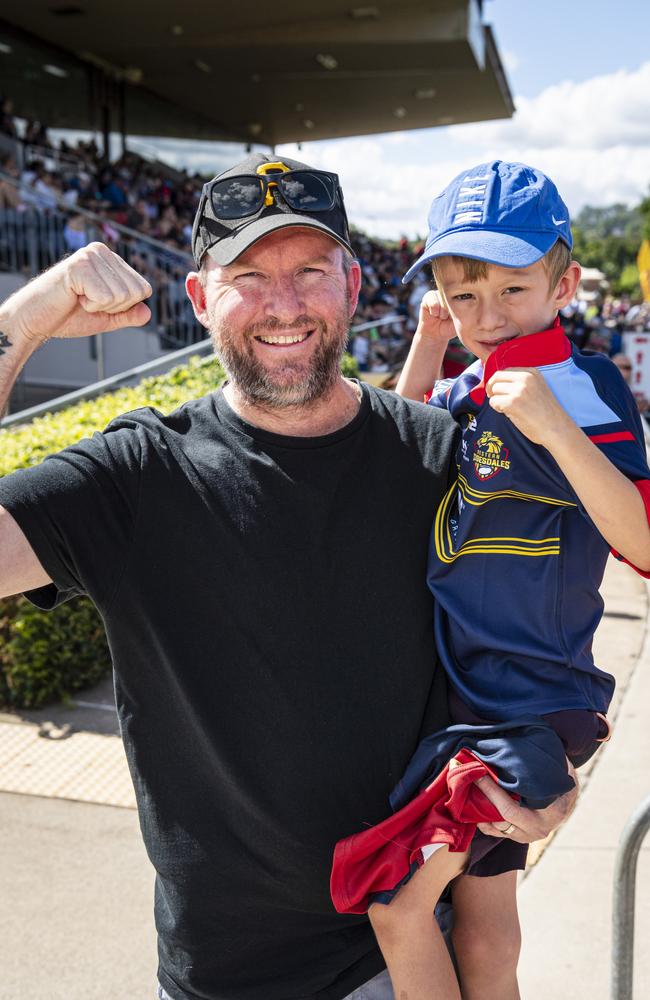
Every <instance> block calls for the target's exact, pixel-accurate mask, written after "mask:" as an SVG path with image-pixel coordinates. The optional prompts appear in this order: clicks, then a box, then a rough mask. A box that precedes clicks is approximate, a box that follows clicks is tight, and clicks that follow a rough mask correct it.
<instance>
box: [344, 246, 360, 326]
mask: <svg viewBox="0 0 650 1000" xmlns="http://www.w3.org/2000/svg"><path fill="white" fill-rule="evenodd" d="M347 285H348V297H349V299H350V319H352V317H353V316H354V314H355V312H356V311H357V303H358V301H359V291H360V289H361V267H360V265H359V262H358V261H356V260H352V261H350V268H349V270H348V273H347Z"/></svg>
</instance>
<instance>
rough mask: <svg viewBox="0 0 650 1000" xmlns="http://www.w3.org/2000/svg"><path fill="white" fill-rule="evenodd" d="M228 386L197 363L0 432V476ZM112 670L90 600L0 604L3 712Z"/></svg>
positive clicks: (350, 363)
mask: <svg viewBox="0 0 650 1000" xmlns="http://www.w3.org/2000/svg"><path fill="white" fill-rule="evenodd" d="M341 368H342V371H343V373H344V374H345V375H347V376H349V377H356V376H357V375H358V369H357V366H356V363H355V361H354V360H353V359H352V358H351V357H350V356H349V355H345V357H344V359H343V362H342V365H341ZM223 379H224V373H223V369H222V368H221V366H220V365H219V362H218V361H217V360H216V359H215V358H211V359H209V360H207V361H206V360H201V359H199V358H192V359H191V360H190V361H189V363H188V364H187V365H184V366H182V367H179V368H174V369H173V370H172V371H171V372H168V373H167V374H166V375H160V376H156V377H155V378H148V379H145V380H144V381H143V382H141V383H140V384H139V385H137V386H134V387H133V388H126V389H118V390H117V391H116V392H111V393H106V394H105V395H103V396H99V397H98V398H97V399H92V400H87V401H84V402H81V403H76V404H75V405H74V406H70V407H68V408H67V409H65V410H61V411H60V412H59V413H50V414H47V415H45V416H44V417H39V418H38V419H37V420H34V421H32V423H30V424H28V425H26V426H24V427H16V428H7V429H6V430H0V476H4V475H7V473H9V472H13V471H14V470H16V469H23V468H27V467H28V466H31V465H38V463H39V462H42V460H43V459H44V458H45V457H46V456H47V455H51V454H52V453H54V452H57V451H60V450H61V449H62V448H65V447H67V446H68V445H71V444H75V443H76V442H77V441H80V440H81V439H82V438H85V437H89V436H90V435H91V434H93V432H94V431H97V430H102V429H103V428H104V427H105V426H106V424H108V423H109V422H110V421H111V420H113V418H114V417H117V416H119V414H120V413H126V412H128V411H129V410H135V409H137V408H138V407H140V406H153V407H155V408H156V409H158V410H161V411H162V412H163V413H171V411H172V410H175V409H176V407H178V406H180V405H181V404H182V403H185V402H187V401H188V400H189V399H196V398H197V397H198V396H203V395H205V394H206V393H208V392H212V391H213V390H214V389H216V388H217V387H218V386H219V385H221V383H222V382H223ZM109 671H110V656H109V652H108V647H107V644H106V637H105V635H104V629H103V626H102V623H101V619H100V617H99V615H98V614H97V611H96V610H95V608H94V606H93V605H92V603H91V602H90V601H89V600H88V599H87V598H78V599H77V600H74V601H70V602H68V603H67V604H64V605H62V606H61V607H60V608H57V610H56V611H54V612H48V613H46V612H43V611H39V610H38V609H37V608H35V607H33V605H31V604H30V603H29V602H28V601H26V600H25V598H24V597H11V598H6V599H5V600H0V705H3V706H6V707H14V708H37V707H39V706H41V705H44V704H46V703H47V702H50V701H56V700H61V699H65V698H67V697H69V696H70V695H71V694H72V693H73V692H74V691H78V690H79V689H81V688H83V687H87V686H88V685H89V684H94V683H96V682H97V681H98V680H100V679H101V678H102V677H103V676H105V675H106V674H107V673H108V672H109Z"/></svg>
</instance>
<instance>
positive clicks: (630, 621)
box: [519, 560, 650, 1000]
mask: <svg viewBox="0 0 650 1000" xmlns="http://www.w3.org/2000/svg"><path fill="white" fill-rule="evenodd" d="M605 597H606V617H605V618H604V620H603V623H602V625H601V627H600V630H599V632H598V635H597V637H596V647H597V648H596V660H597V662H598V663H600V664H602V665H603V666H604V667H605V668H606V669H608V670H610V671H611V672H612V673H614V674H615V675H616V678H617V684H618V691H617V697H616V701H615V711H616V713H617V714H616V718H615V730H614V736H613V738H612V741H611V742H610V743H608V744H606V745H605V746H604V747H603V749H602V750H601V751H600V753H599V754H598V755H597V757H596V758H595V760H594V761H593V762H592V764H593V766H592V768H591V770H590V773H589V774H588V776H587V778H586V780H585V782H584V784H583V788H582V793H581V795H580V799H579V804H578V806H577V808H576V810H575V812H574V814H573V816H571V818H570V819H569V821H568V822H567V823H566V824H565V826H564V827H563V828H562V829H561V830H560V831H559V832H558V833H557V835H556V836H555V838H554V840H553V842H552V844H551V846H550V848H549V849H547V850H546V851H545V852H544V855H543V857H542V858H541V860H540V861H539V863H538V864H536V865H535V866H534V868H532V869H531V870H529V871H528V872H527V873H526V875H525V877H524V879H523V883H522V885H521V886H520V892H519V907H520V913H521V920H522V930H523V940H524V946H523V951H522V958H521V963H520V983H521V993H522V997H523V998H524V1000H550V998H553V1000H609V997H610V984H609V979H610V959H611V913H612V880H613V872H614V860H615V855H616V850H617V847H618V843H619V840H620V836H621V833H622V830H623V827H624V826H625V824H626V822H627V820H628V818H629V816H630V814H631V813H632V812H633V811H634V810H635V809H636V808H637V806H638V805H639V803H640V802H641V801H642V800H643V799H645V798H647V797H648V796H649V795H650V725H649V715H650V636H649V634H648V592H647V590H646V585H645V584H644V581H642V580H641V579H640V578H639V577H638V576H636V574H633V573H632V572H631V571H630V570H628V569H627V567H624V566H621V565H620V564H616V563H614V562H613V561H612V560H610V566H609V568H608V573H607V577H606V587H605ZM635 939H636V948H635V983H634V997H635V1000H646V998H648V997H650V946H649V942H650V834H649V835H648V837H647V838H646V840H645V842H644V845H643V847H642V848H641V852H640V858H639V865H638V873H637V906H636V934H635Z"/></svg>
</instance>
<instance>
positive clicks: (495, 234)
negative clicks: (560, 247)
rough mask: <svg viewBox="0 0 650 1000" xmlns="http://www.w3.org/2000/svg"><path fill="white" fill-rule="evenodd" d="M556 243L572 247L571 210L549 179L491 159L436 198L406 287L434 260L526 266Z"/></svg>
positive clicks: (532, 170)
mask: <svg viewBox="0 0 650 1000" xmlns="http://www.w3.org/2000/svg"><path fill="white" fill-rule="evenodd" d="M557 240H563V241H564V242H565V243H566V245H567V246H568V248H569V250H571V249H572V247H573V237H572V236H571V222H570V219H569V210H568V208H567V207H566V205H565V204H564V202H563V201H562V199H561V198H560V195H559V193H558V190H557V188H556V186H555V184H554V183H553V181H552V180H550V178H548V177H547V176H546V174H543V173H542V172H541V170H536V169H535V168H534V167H527V166H526V165H525V164H524V163H506V162H504V161H503V160H492V161H491V162H490V163H480V164H479V165H478V166H477V167H472V168H471V169H470V170H464V171H463V172H462V174H458V176H457V177H455V178H454V179H453V181H452V182H451V184H448V185H447V187H446V188H445V190H444V191H443V192H442V194H439V195H438V197H437V198H434V200H433V204H432V205H431V209H430V211H429V236H428V238H427V242H426V246H425V248H424V252H423V254H422V255H421V256H420V257H418V259H417V260H416V261H415V263H414V264H413V265H412V266H411V267H410V268H409V269H408V271H407V272H406V274H405V275H404V277H403V278H402V281H403V282H404V284H406V282H407V281H410V280H411V278H412V277H413V275H414V274H416V273H417V272H418V271H419V270H420V269H421V268H422V267H424V265H425V264H427V263H428V262H429V261H431V260H433V258H434V257H443V256H446V255H448V254H449V255H451V256H455V257H473V258H475V259H476V260H484V261H485V262H486V263H488V264H499V265H500V266H501V267H529V266H530V265H531V264H534V263H535V261H536V260H540V258H541V257H543V256H544V254H545V253H548V251H549V250H550V249H551V247H552V246H553V244H554V243H556V242H557Z"/></svg>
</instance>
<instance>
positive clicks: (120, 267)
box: [0, 243, 151, 597]
mask: <svg viewBox="0 0 650 1000" xmlns="http://www.w3.org/2000/svg"><path fill="white" fill-rule="evenodd" d="M150 295H151V286H150V284H149V282H148V281H146V280H145V279H144V278H142V277H141V276H140V275H139V274H137V273H136V272H135V271H134V270H133V268H131V267H129V265H128V264H126V263H125V262H124V261H123V260H122V259H121V258H120V257H118V256H117V255H116V254H114V253H113V252H112V251H111V250H109V249H108V247H106V246H104V244H103V243H91V244H89V246H87V247H84V248H83V249H82V250H78V251H77V252H76V253H75V254H72V256H70V257H66V258H65V260H62V261H59V263H58V264H55V266H54V267H52V268H50V269H49V271H45V272H44V273H43V274H40V275H39V276H38V277H37V278H34V280H33V281H30V282H29V283H28V284H27V285H25V286H24V288H21V289H20V290H19V291H17V292H16V293H15V294H14V295H12V296H11V297H10V298H8V299H7V300H6V302H4V303H3V304H2V305H1V306H0V414H1V413H3V412H4V410H5V407H6V405H7V401H8V399H9V395H10V393H11V390H12V388H13V386H14V383H15V381H16V378H17V376H18V374H19V372H20V370H21V368H22V367H23V365H24V364H25V362H26V361H27V360H28V359H29V357H30V356H31V355H32V354H33V353H34V351H35V350H36V349H37V348H38V347H39V346H40V345H41V344H43V343H44V342H45V341H46V340H49V339H51V338H52V337H63V338H66V337H87V336H93V335H95V334H97V333H103V332H105V331H109V330H117V329H120V328H121V327H125V326H143V325H144V324H145V323H146V322H147V321H148V320H149V317H150V315H151V314H150V311H149V307H148V306H147V305H145V303H144V302H143V299H146V298H148V297H149V296H150ZM49 582H50V578H49V576H48V574H47V573H46V572H45V570H44V569H43V567H42V565H41V564H40V562H39V561H38V559H37V558H36V555H35V554H34V551H33V549H32V548H31V546H30V544H29V542H28V541H27V539H26V537H25V535H24V534H23V532H22V530H21V529H20V528H19V526H18V524H17V523H16V521H15V520H14V519H13V518H12V517H11V515H10V514H9V513H8V512H7V511H6V510H4V509H3V508H2V507H0V597H7V596H9V595H11V594H18V593H21V592H22V591H24V590H31V589H34V588H36V587H42V586H44V585H45V584H47V583H49Z"/></svg>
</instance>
